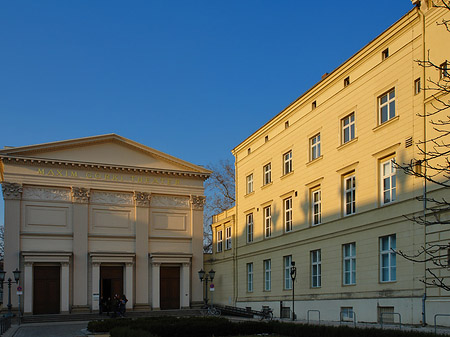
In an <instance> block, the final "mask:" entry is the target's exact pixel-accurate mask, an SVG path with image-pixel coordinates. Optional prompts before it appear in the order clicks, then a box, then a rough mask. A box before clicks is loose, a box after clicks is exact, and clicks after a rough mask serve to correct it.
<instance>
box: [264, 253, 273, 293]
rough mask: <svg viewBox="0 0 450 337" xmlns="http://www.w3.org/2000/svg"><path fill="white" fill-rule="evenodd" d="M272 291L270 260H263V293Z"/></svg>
mask: <svg viewBox="0 0 450 337" xmlns="http://www.w3.org/2000/svg"><path fill="white" fill-rule="evenodd" d="M271 290H272V260H271V259H267V260H264V291H271Z"/></svg>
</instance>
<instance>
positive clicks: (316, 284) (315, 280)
mask: <svg viewBox="0 0 450 337" xmlns="http://www.w3.org/2000/svg"><path fill="white" fill-rule="evenodd" d="M314 260H315V261H314ZM314 267H316V271H314V269H315V268H314ZM320 287H322V253H321V250H320V249H316V250H312V251H311V288H320Z"/></svg>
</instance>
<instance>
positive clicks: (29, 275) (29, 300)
mask: <svg viewBox="0 0 450 337" xmlns="http://www.w3.org/2000/svg"><path fill="white" fill-rule="evenodd" d="M23 280H24V281H23V282H24V283H23V312H24V314H32V313H33V263H31V262H25V263H24V272H23Z"/></svg>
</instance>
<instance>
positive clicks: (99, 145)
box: [0, 134, 209, 173]
mask: <svg viewBox="0 0 450 337" xmlns="http://www.w3.org/2000/svg"><path fill="white" fill-rule="evenodd" d="M0 155H10V156H21V157H27V158H39V159H45V160H60V161H70V162H78V163H89V164H103V165H114V166H127V167H139V168H149V169H161V170H171V171H189V172H199V173H209V171H208V170H207V169H205V168H203V167H201V166H197V165H194V164H191V163H189V162H186V161H184V160H181V159H178V158H176V157H173V156H170V155H168V154H165V153H163V152H161V151H158V150H155V149H152V148H150V147H147V146H145V145H142V144H139V143H137V142H134V141H132V140H130V139H127V138H124V137H121V136H118V135H116V134H109V135H102V136H94V137H87V138H78V139H73V140H66V141H59V142H53V143H45V144H39V145H31V146H21V147H15V148H7V149H3V150H0Z"/></svg>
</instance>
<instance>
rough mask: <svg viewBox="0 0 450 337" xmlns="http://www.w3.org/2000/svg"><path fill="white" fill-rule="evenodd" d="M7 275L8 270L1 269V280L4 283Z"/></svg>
mask: <svg viewBox="0 0 450 337" xmlns="http://www.w3.org/2000/svg"><path fill="white" fill-rule="evenodd" d="M5 275H6V271H4V270H0V282H2V283H3V281H4V280H5Z"/></svg>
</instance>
